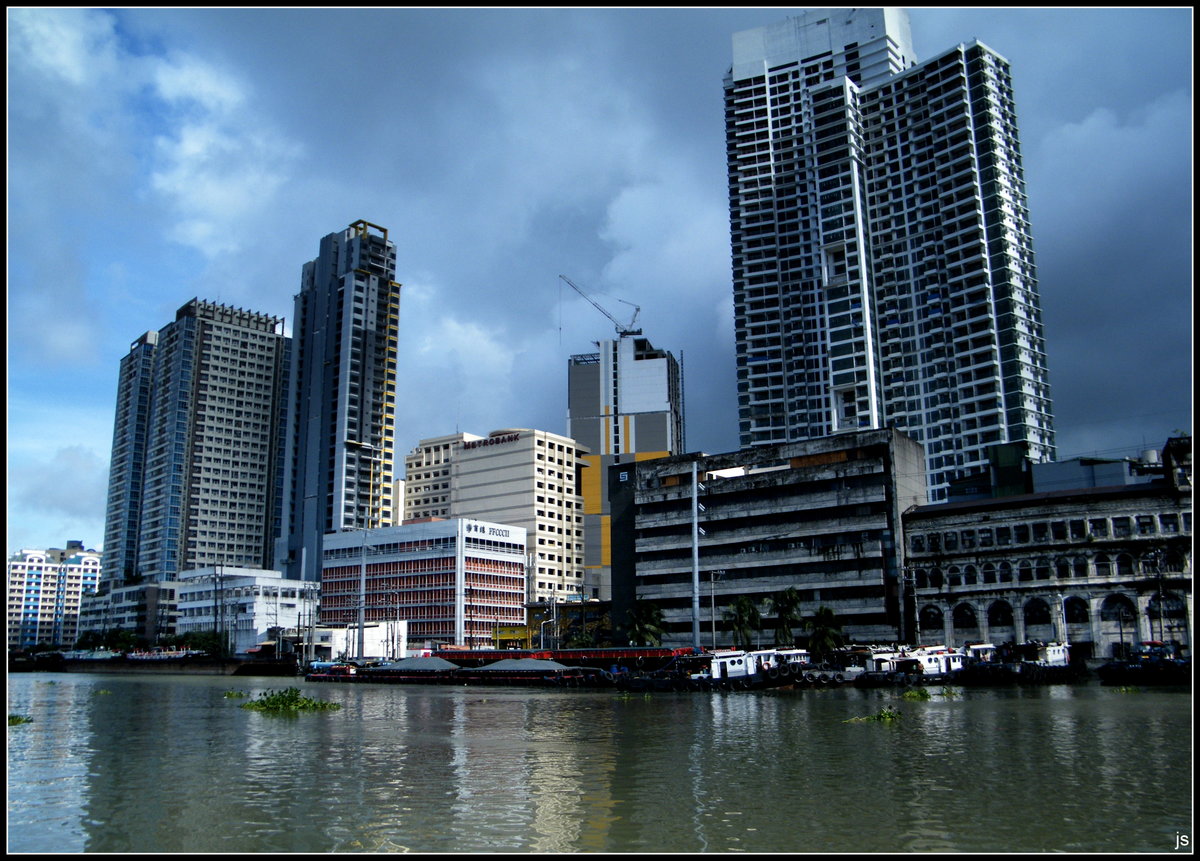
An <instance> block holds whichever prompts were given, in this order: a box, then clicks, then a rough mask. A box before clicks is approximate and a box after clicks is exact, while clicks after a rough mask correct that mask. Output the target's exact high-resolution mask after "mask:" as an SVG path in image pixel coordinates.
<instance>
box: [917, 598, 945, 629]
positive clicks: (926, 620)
mask: <svg viewBox="0 0 1200 861" xmlns="http://www.w3.org/2000/svg"><path fill="white" fill-rule="evenodd" d="M942 618H943V617H942V611H941V608H940V607H935V606H934V605H933V604H926V605H925V606H924V607H922V608H921V630H922V631H940V630H942V628H943V627H944V624H943V622H942Z"/></svg>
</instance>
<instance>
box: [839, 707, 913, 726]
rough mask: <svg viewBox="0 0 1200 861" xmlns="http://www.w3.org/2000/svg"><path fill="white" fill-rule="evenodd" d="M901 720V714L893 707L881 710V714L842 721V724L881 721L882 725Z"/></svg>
mask: <svg viewBox="0 0 1200 861" xmlns="http://www.w3.org/2000/svg"><path fill="white" fill-rule="evenodd" d="M897 720H900V712H898V711H896V710H895V709H894V708H892V707H891V706H884V707H883V708H881V709H880V710H879V714H874V715H867V716H866V717H855V718H850V719H848V720H844V721H842V723H867V722H868V721H879V722H880V723H891V722H892V721H897Z"/></svg>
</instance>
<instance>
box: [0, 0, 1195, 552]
mask: <svg viewBox="0 0 1200 861" xmlns="http://www.w3.org/2000/svg"><path fill="white" fill-rule="evenodd" d="M786 14H787V10H786V9H736V10H734V9H712V10H710V9H698V10H693V9H651V10H640V9H590V10H588V9H583V10H575V9H554V10H540V9H522V10H478V9H466V10H464V9H459V10H441V9H424V10H407V9H397V10H371V9H311V10H238V9H183V10H164V9H124V10H116V11H104V10H95V9H73V10H61V9H29V10H13V11H12V12H10V38H9V45H10V51H9V54H10V62H9V91H10V102H9V117H10V134H9V141H10V144H9V147H10V186H11V187H10V225H11V227H10V238H11V240H12V241H10V305H9V307H10V312H11V313H10V318H11V320H12V322H11V323H10V331H17V332H37V333H39V334H38V336H37V337H33V338H22V339H20V341H21V346H20V348H19V349H10V372H9V377H10V396H9V397H10V462H12V461H15V460H17V459H19V461H20V464H25V465H36V464H43V465H49V464H53V463H56V462H58V461H57V454H56V453H57V452H59V451H61V450H62V449H63V448H64V442H63V439H62V437H61V436H60V433H59V432H60V430H61V429H62V428H63V427H66V428H68V429H69V427H70V425H63V424H62V420H61V417H60V416H59V417H56V413H60V412H61V411H56V410H48V411H47V410H40V409H32V407H33V406H34V405H38V404H40V403H41V402H42V401H44V399H45V398H46V396H47V393H53V397H54V398H55V399H56V400H58V401H59V402H63V403H69V404H70V406H71V414H72V422H73V423H74V424H75V425H76V426H78V428H79V429H80V434H81V435H80V437H79V444H80V445H85V446H87V447H88V449H89V451H90V452H92V454H93V455H94V458H93V460H95V461H99V462H106V461H107V458H108V438H109V436H110V431H111V422H112V399H113V393H114V392H115V383H116V373H117V362H118V361H119V359H120V357H121V355H123V353H124V352H125V351H126V350H127V349H128V345H129V343H130V341H131V340H133V339H134V338H136V337H137V336H138V335H140V334H141V333H142V332H144V331H146V330H147V329H151V328H158V327H160V326H162V325H163V324H165V323H166V322H168V321H169V320H170V319H172V318H173V316H174V312H175V310H176V309H177V308H178V307H179V306H180V305H182V304H183V303H184V302H186V301H187V300H189V299H190V298H192V297H193V296H200V297H201V298H207V299H212V300H215V301H222V302H227V303H230V304H235V305H240V306H242V307H246V308H252V309H254V310H258V311H264V312H267V313H272V314H276V315H280V316H285V317H287V318H289V320H290V318H291V316H292V296H293V294H294V293H295V291H296V289H297V286H298V283H299V273H300V267H301V265H302V264H303V262H304V261H306V260H309V259H311V258H312V257H314V256H315V255H316V253H317V246H318V241H319V239H320V237H321V236H323V235H325V234H326V233H329V232H332V231H334V230H339V229H341V228H343V227H344V226H345V225H347V224H349V223H350V222H351V221H353V220H356V219H359V218H365V219H367V220H369V221H372V222H375V223H377V224H381V225H383V226H385V227H387V228H388V229H389V231H390V236H391V238H392V239H393V240H394V241H395V242H396V244H397V248H398V260H399V263H398V269H399V271H398V278H399V280H400V281H401V282H402V283H404V285H405V286H404V293H403V298H402V300H401V341H402V355H401V361H400V373H401V377H402V380H401V385H402V389H403V393H404V401H403V403H404V410H403V415H402V416H401V417H400V420H399V422H398V435H397V436H398V447H399V448H400V449H401V454H403V452H404V451H406V450H407V449H408V448H410V447H412V446H413V445H415V444H416V442H417V441H418V440H419V439H420V438H422V437H425V436H434V435H438V434H443V433H448V432H453V431H454V430H456V429H460V430H467V431H472V432H476V433H486V432H487V431H489V430H492V429H495V428H500V427H509V426H533V427H540V428H543V429H546V430H551V431H557V432H562V431H564V430H565V428H566V405H565V377H566V370H565V365H566V360H567V357H568V356H569V355H571V354H572V353H579V352H588V351H590V350H591V349H593V348H592V342H593V341H595V340H598V339H601V338H608V337H611V336H612V334H613V328H612V324H611V323H609V321H608V320H606V319H605V318H604V317H603V316H602V315H601V314H600V313H599V312H597V311H596V310H595V309H594V308H593V307H592V306H591V305H589V304H588V303H587V302H586V301H585V300H584V299H582V298H581V297H579V296H577V295H574V294H573V291H571V290H570V289H569V288H567V289H564V286H563V284H562V283H561V282H560V281H559V278H558V276H559V275H560V274H565V275H567V276H568V277H570V278H572V279H573V280H575V281H576V282H577V283H578V284H580V285H581V286H582V287H584V288H585V289H587V290H588V291H590V292H592V293H593V295H594V296H595V297H596V298H597V299H598V301H600V303H601V304H602V305H605V306H606V307H611V308H612V309H613V312H614V315H615V316H620V312H624V311H625V310H626V309H627V306H626V305H624V304H622V303H621V302H619V301H617V300H618V299H624V300H627V301H630V302H634V303H636V304H638V305H640V306H641V308H642V311H641V314H640V318H639V323H640V324H641V325H642V327H643V328H644V330H645V332H646V335H647V336H648V337H649V338H650V339H651V340H652V341H653V342H654V343H655V345H656V346H659V347H662V348H665V349H669V350H672V351H673V352H675V353H676V354H677V355H678V354H682V357H683V361H684V365H685V375H686V384H687V388H686V399H687V414H688V415H687V420H688V426H687V437H688V445H689V448H692V449H705V450H708V451H723V450H729V449H732V448H734V447H735V446H736V444H737V437H736V401H735V389H734V368H733V329H732V313H731V312H732V297H731V287H730V262H729V225H728V200H727V197H726V177H725V165H724V159H725V152H724V134H725V133H724V121H723V114H724V111H723V105H722V93H721V80H722V77H723V75H724V74H725V72H726V70H727V68H728V66H729V62H730V52H731V47H730V45H731V37H732V34H733V33H734V32H736V31H738V30H742V29H747V28H751V27H758V26H763V25H765V24H768V23H771V22H773V21H775V20H777V19H779V18H781V17H783V16H784V15H786ZM911 15H912V23H913V31H914V38H915V41H916V47H917V49H918V53H919V54H920V56H922V57H927V56H931V55H932V54H934V53H938V52H940V51H942V50H945V49H947V48H950V47H951V46H953V45H954V44H957V43H958V42H961V41H969V40H970V39H972V38H976V37H977V38H979V39H980V40H981V41H983V42H984V43H986V44H987V45H988V46H989V47H991V48H993V49H994V50H996V51H999V52H1000V53H1001V54H1003V55H1004V56H1005V57H1007V58H1008V59H1009V60H1010V61H1011V62H1012V64H1013V71H1014V85H1015V89H1016V100H1017V113H1018V120H1019V122H1020V125H1021V134H1022V143H1023V152H1024V155H1025V169H1026V178H1027V181H1028V185H1029V188H1028V193H1029V200H1030V208H1031V218H1032V223H1033V236H1034V248H1035V251H1036V253H1037V261H1038V266H1039V281H1040V286H1041V290H1042V296H1043V307H1044V309H1045V327H1046V336H1047V343H1048V353H1049V365H1050V379H1051V385H1052V393H1053V397H1054V400H1055V406H1056V411H1057V414H1058V421H1057V430H1058V436H1059V446H1060V452H1061V453H1063V454H1066V455H1074V454H1082V453H1086V452H1091V451H1103V452H1106V453H1109V452H1117V451H1120V450H1123V449H1125V450H1130V451H1132V450H1136V449H1137V448H1140V447H1141V446H1143V445H1144V444H1146V443H1149V444H1152V445H1160V444H1161V442H1162V438H1164V437H1165V435H1166V434H1168V433H1170V432H1172V430H1174V429H1175V428H1184V427H1190V384H1191V377H1190V368H1191V362H1190V320H1191V307H1190V284H1191V263H1190V256H1191V255H1190V233H1191V215H1190V212H1191V185H1192V182H1191V175H1190V151H1191V60H1190V58H1191V38H1190V34H1191V11H1190V10H1187V9H1180V10H1170V9H1168V10H1162V9H1160V10H1111V9H1110V10H1037V9H1020V10H1004V9H957V10H953V9H952V10H942V9H919V10H914V11H913V12H912V13H911ZM1184 291H1187V293H1185V292H1184ZM68 360H69V364H70V370H69V371H66V372H64V370H63V365H64V364H66V363H68ZM54 422H58V424H53V423H54ZM106 427H107V430H105V428H106ZM68 445H69V443H68ZM82 468H83V467H81V469H82ZM88 486H90V487H92V488H93V490H92V491H91V492H90V496H91V507H92V509H93V510H94V511H95V516H94V520H93V523H94V526H93V529H92V534H91V535H77V536H71V537H79V538H82V539H84V540H85V541H87V542H89V543H91V542H98V540H99V536H100V535H101V534H102V523H103V511H104V499H103V491H102V489H97V488H102V484H96V483H88ZM10 494H11V489H10ZM41 523H42V521H39V520H38V519H37V518H33V517H25V516H24V515H21V514H18V513H14V507H13V506H10V515H9V524H10V533H14V535H21V536H24V537H20V538H17V539H16V540H18V541H19V542H20V543H26V544H28V543H30V542H33V543H37V542H50V543H52V542H55V541H57V542H59V543H61V542H62V541H63V540H65V537H64V536H59V535H53V534H50V535H47V534H45V532H44V531H40V530H42V526H41V525H40V524H41Z"/></svg>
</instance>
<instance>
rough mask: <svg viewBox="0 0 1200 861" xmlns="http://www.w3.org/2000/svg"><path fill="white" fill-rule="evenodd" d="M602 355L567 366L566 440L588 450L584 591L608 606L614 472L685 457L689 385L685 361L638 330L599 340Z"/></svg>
mask: <svg viewBox="0 0 1200 861" xmlns="http://www.w3.org/2000/svg"><path fill="white" fill-rule="evenodd" d="M596 346H597V348H598V351H597V352H595V353H584V354H580V355H576V356H571V358H570V362H569V364H568V366H567V435H568V436H569V437H571V438H573V439H574V440H576V441H577V442H578V443H579V444H580V445H582V446H585V447H586V448H587V449H588V451H589V452H590V453H589V454H585V455H584V456H583V460H584V461H585V462H586V463H587V464H588V467H589V468H588V469H585V470H584V471H583V473H582V483H581V488H580V492H581V493H582V495H583V511H584V516H583V522H584V564H585V579H586V582H585V586H584V591H585V594H586V596H587V597H589V598H600V599H603V600H607V599H608V598H610V597H611V590H612V577H611V567H612V554H611V532H612V529H611V526H612V524H611V516H610V512H609V503H608V468H609V467H610V466H612V465H613V464H617V463H633V462H635V461H639V460H650V459H653V458H659V457H667V456H669V455H674V454H680V453H681V452H682V451H683V447H684V436H683V382H682V375H681V374H680V368H679V362H678V361H676V359H675V357H674V356H673V355H671V354H670V353H669V352H667V351H666V350H660V349H656V348H655V347H654V345H653V344H651V343H650V341H649V340H648V339H646V338H643V337H641V335H640V333H639V332H636V331H631V332H622V333H621V336H620V337H619V338H618V339H617V340H609V341H599V342H597V344H596Z"/></svg>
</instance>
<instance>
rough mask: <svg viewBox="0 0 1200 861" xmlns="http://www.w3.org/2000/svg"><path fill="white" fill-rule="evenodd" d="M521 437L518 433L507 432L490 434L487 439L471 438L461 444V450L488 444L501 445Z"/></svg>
mask: <svg viewBox="0 0 1200 861" xmlns="http://www.w3.org/2000/svg"><path fill="white" fill-rule="evenodd" d="M520 438H521V435H520V434H519V433H508V434H504V435H503V436H490V437H488V438H487V439H471V440H467V441H465V442H464V443H463V444H462V447H463V450H464V451H466V450H468V449H472V448H483V447H484V446H489V445H502V444H503V443H508V442H516V441H517V440H519V439H520Z"/></svg>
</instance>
